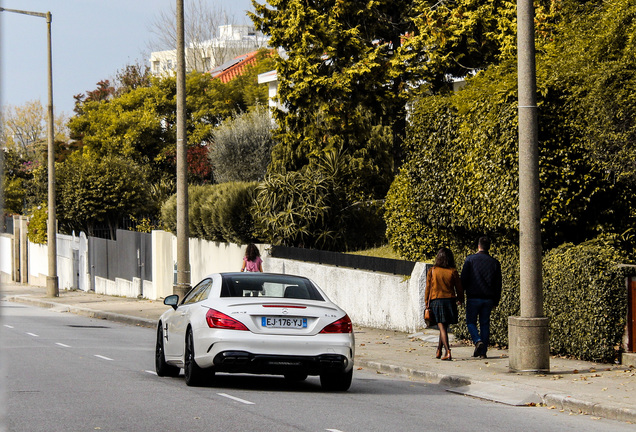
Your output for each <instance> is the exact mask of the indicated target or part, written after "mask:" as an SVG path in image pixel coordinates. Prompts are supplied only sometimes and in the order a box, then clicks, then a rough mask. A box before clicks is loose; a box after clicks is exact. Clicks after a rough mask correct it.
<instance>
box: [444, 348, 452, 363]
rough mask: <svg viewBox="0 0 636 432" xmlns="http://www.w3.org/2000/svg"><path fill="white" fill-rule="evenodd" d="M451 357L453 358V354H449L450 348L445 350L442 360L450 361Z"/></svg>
mask: <svg viewBox="0 0 636 432" xmlns="http://www.w3.org/2000/svg"><path fill="white" fill-rule="evenodd" d="M452 359H453V356H452V355H451V350H448V351H446V355H445V356H444V357H442V360H447V361H450V360H452Z"/></svg>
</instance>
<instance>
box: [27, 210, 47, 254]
mask: <svg viewBox="0 0 636 432" xmlns="http://www.w3.org/2000/svg"><path fill="white" fill-rule="evenodd" d="M48 217H49V212H48V207H47V206H46V205H45V204H42V205H41V206H38V207H37V208H35V209H34V210H33V213H32V215H31V220H29V227H28V232H27V238H28V239H29V241H30V242H31V243H38V244H46V241H47V221H48Z"/></svg>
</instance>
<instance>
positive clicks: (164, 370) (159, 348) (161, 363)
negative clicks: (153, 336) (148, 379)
mask: <svg viewBox="0 0 636 432" xmlns="http://www.w3.org/2000/svg"><path fill="white" fill-rule="evenodd" d="M180 371H181V368H179V367H177V366H172V365H169V364H168V363H166V356H165V353H164V349H163V325H162V324H161V323H159V326H158V327H157V344H156V345H155V372H157V375H158V376H160V377H176V376H179V372H180Z"/></svg>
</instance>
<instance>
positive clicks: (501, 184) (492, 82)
mask: <svg viewBox="0 0 636 432" xmlns="http://www.w3.org/2000/svg"><path fill="white" fill-rule="evenodd" d="M547 75H548V72H547V69H544V68H543V67H541V68H540V69H539V71H538V77H539V82H540V83H541V85H540V86H539V95H538V103H539V108H540V113H541V116H540V128H539V148H540V155H539V156H540V158H539V169H540V172H539V175H540V185H541V190H540V194H541V196H540V201H541V210H542V219H541V224H542V238H543V242H544V246H545V248H550V247H555V246H557V245H559V244H561V243H563V242H568V241H571V242H581V241H584V240H586V239H588V238H593V237H595V236H596V235H598V234H599V233H601V232H606V231H609V232H623V231H624V230H625V229H626V228H627V227H628V226H630V223H629V220H630V217H631V218H633V216H634V215H633V211H632V210H631V209H632V208H633V203H634V196H633V194H630V193H629V192H628V191H630V190H633V188H631V187H627V186H626V185H625V184H624V183H623V184H620V183H618V182H615V181H613V179H612V178H610V177H609V176H608V175H607V168H608V167H607V166H606V165H604V164H602V163H599V160H598V158H595V157H593V154H591V153H590V151H589V146H588V145H587V144H586V140H585V139H582V136H583V134H582V131H581V130H580V129H579V128H577V127H576V125H575V124H574V123H573V122H571V121H569V119H570V118H574V117H576V116H575V115H574V114H573V113H572V111H571V110H570V108H569V106H570V104H575V101H574V100H571V101H570V100H568V99H567V98H568V96H567V95H566V94H564V91H563V90H562V89H563V84H562V83H561V82H560V81H554V80H547V79H546V78H545V77H546V76H547ZM516 102H517V101H516V71H515V67H514V64H508V63H505V64H502V65H499V66H493V67H491V68H490V69H488V70H487V71H484V72H481V73H479V74H478V75H477V76H476V77H474V78H472V79H471V80H470V81H469V83H468V85H467V86H466V87H465V88H464V89H463V90H461V91H459V92H456V93H454V94H451V95H437V96H425V97H422V98H421V99H420V100H418V101H417V103H416V104H415V109H414V111H413V116H412V124H411V128H410V130H409V132H410V133H409V138H408V140H407V142H406V149H407V151H408V157H407V161H406V162H405V164H404V166H403V169H402V170H401V172H400V173H399V175H398V176H397V178H396V180H395V181H394V184H393V186H392V187H391V190H390V192H389V194H388V196H387V204H386V209H387V213H386V218H387V219H386V220H387V226H388V232H387V235H388V237H389V241H390V243H391V244H392V246H393V247H394V248H396V250H397V251H398V252H399V253H400V254H403V255H405V256H406V257H408V258H410V259H421V258H422V257H425V256H431V255H432V254H434V252H435V251H436V250H437V248H438V247H439V245H440V244H443V243H444V244H450V245H452V246H463V245H464V244H465V241H466V240H465V239H467V238H476V237H477V236H479V235H480V234H481V233H488V234H489V235H491V236H492V237H494V238H500V239H507V241H510V242H515V241H516V239H517V236H518V214H517V212H518V210H517V208H518V137H517V109H516ZM617 210H619V211H617ZM410 239H413V240H416V242H413V241H412V240H410Z"/></svg>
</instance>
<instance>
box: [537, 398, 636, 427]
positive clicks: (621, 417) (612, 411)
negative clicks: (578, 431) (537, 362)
mask: <svg viewBox="0 0 636 432" xmlns="http://www.w3.org/2000/svg"><path fill="white" fill-rule="evenodd" d="M541 398H542V399H543V403H544V404H545V405H546V406H549V407H552V406H554V407H555V408H557V409H559V410H563V411H570V412H573V413H576V414H585V415H591V416H596V417H603V418H606V419H610V420H618V421H622V422H627V423H634V422H636V410H635V409H631V408H620V407H615V406H607V405H603V404H598V403H592V402H586V401H583V400H580V399H575V398H572V397H570V396H567V395H563V394H545V395H542V396H541Z"/></svg>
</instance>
